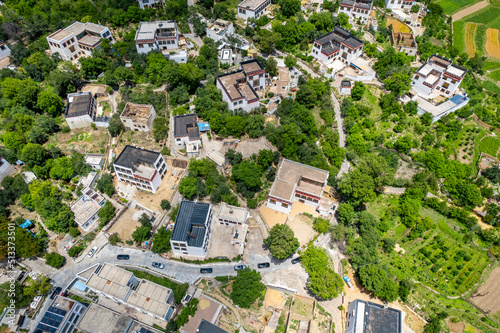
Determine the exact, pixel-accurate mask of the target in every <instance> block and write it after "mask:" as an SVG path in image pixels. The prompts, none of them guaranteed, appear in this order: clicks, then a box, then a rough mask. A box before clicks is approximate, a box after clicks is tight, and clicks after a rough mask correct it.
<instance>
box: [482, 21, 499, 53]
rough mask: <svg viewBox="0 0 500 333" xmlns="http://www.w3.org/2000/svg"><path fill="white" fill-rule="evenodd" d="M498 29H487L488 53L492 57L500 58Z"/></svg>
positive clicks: (486, 47)
mask: <svg viewBox="0 0 500 333" xmlns="http://www.w3.org/2000/svg"><path fill="white" fill-rule="evenodd" d="M498 32H499V31H498V29H491V28H490V29H488V30H486V45H485V49H486V53H487V54H488V56H490V57H492V58H497V59H500V45H499V39H498V38H499V35H498Z"/></svg>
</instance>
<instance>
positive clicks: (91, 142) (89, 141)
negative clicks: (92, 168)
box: [45, 127, 109, 154]
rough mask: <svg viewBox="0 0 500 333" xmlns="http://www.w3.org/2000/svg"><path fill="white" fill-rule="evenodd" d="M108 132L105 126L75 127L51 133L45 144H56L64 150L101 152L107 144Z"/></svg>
mask: <svg viewBox="0 0 500 333" xmlns="http://www.w3.org/2000/svg"><path fill="white" fill-rule="evenodd" d="M108 138H109V132H108V129H107V128H97V129H96V130H93V129H91V128H90V127H86V128H77V129H73V130H71V131H70V132H69V133H62V132H58V133H55V134H54V135H51V136H50V138H49V141H48V142H47V143H46V144H45V145H46V146H49V145H53V144H56V145H57V147H59V148H60V149H61V150H62V151H64V152H69V151H71V150H76V151H78V152H80V153H89V154H90V153H94V154H98V153H102V152H103V149H106V145H107V144H108Z"/></svg>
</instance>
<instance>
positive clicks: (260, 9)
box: [236, 0, 271, 21]
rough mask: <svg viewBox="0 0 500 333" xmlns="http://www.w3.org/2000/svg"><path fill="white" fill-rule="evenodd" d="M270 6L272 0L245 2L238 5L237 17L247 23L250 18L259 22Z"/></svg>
mask: <svg viewBox="0 0 500 333" xmlns="http://www.w3.org/2000/svg"><path fill="white" fill-rule="evenodd" d="M270 5H271V0H244V1H242V2H241V3H240V4H239V5H238V13H236V16H238V17H241V18H242V19H244V20H245V21H246V20H248V19H249V18H252V19H256V20H257V19H258V18H259V17H261V16H262V15H263V14H264V11H265V10H266V8H267V7H269V6H270Z"/></svg>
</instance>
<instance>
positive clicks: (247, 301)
mask: <svg viewBox="0 0 500 333" xmlns="http://www.w3.org/2000/svg"><path fill="white" fill-rule="evenodd" d="M260 280H261V276H260V273H259V272H257V271H255V270H249V269H248V268H246V269H244V270H240V271H238V275H237V276H236V278H235V280H234V282H233V284H232V291H231V294H230V297H231V300H232V301H233V303H234V304H236V305H238V306H240V307H242V308H245V309H248V308H250V306H251V305H252V304H253V303H254V302H255V301H256V300H257V298H259V297H261V296H263V293H264V291H265V290H266V286H265V285H264V284H263V283H262V282H260Z"/></svg>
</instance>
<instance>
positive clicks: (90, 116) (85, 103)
mask: <svg viewBox="0 0 500 333" xmlns="http://www.w3.org/2000/svg"><path fill="white" fill-rule="evenodd" d="M96 104H97V103H96V99H95V96H93V95H92V93H90V92H77V93H74V94H69V95H68V102H67V104H66V109H65V111H64V118H65V119H66V122H67V123H68V126H69V128H71V129H74V128H81V127H88V126H90V124H91V123H93V122H94V121H95V120H96Z"/></svg>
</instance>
